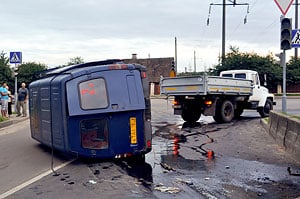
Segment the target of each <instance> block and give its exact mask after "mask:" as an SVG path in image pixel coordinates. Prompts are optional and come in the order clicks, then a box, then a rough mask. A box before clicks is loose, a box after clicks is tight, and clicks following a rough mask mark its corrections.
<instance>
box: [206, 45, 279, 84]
mask: <svg viewBox="0 0 300 199" xmlns="http://www.w3.org/2000/svg"><path fill="white" fill-rule="evenodd" d="M238 69H247V70H254V71H257V72H258V73H259V77H260V81H261V84H262V85H264V83H265V80H264V75H265V74H266V76H267V82H266V83H267V87H268V88H269V89H272V90H273V89H276V88H277V84H280V83H281V82H282V73H281V68H280V65H279V64H278V63H276V60H275V58H274V56H272V55H267V56H265V57H263V56H259V55H258V54H256V53H241V52H240V51H239V49H238V48H237V47H232V46H231V47H230V52H229V53H227V54H226V56H225V59H224V61H223V65H222V64H221V63H220V64H218V65H216V66H215V67H214V68H213V69H210V73H211V74H213V75H218V74H219V73H220V72H221V71H224V70H238Z"/></svg>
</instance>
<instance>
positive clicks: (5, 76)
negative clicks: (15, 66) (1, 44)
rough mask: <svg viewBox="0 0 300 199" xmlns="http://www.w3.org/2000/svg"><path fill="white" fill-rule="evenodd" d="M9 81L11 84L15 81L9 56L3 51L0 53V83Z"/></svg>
mask: <svg viewBox="0 0 300 199" xmlns="http://www.w3.org/2000/svg"><path fill="white" fill-rule="evenodd" d="M3 82H7V83H8V84H9V85H10V84H12V82H13V77H12V70H11V69H10V65H9V58H8V57H7V56H6V53H4V52H3V51H2V52H1V53H0V83H1V85H2V83H3Z"/></svg>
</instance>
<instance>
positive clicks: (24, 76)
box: [18, 62, 47, 85]
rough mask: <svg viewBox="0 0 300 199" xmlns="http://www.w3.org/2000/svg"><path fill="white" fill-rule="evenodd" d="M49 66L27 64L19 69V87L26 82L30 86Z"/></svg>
mask: <svg viewBox="0 0 300 199" xmlns="http://www.w3.org/2000/svg"><path fill="white" fill-rule="evenodd" d="M46 69H47V66H46V65H45V64H41V63H35V62H27V63H24V64H21V65H19V67H18V85H20V83H22V82H25V83H26V84H30V83H31V82H33V81H34V80H36V79H37V78H38V73H39V72H41V71H43V70H46Z"/></svg>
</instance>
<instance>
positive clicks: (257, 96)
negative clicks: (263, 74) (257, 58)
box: [250, 73, 261, 102]
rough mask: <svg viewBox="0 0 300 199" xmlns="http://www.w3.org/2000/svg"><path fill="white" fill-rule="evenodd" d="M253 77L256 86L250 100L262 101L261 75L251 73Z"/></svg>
mask: <svg viewBox="0 0 300 199" xmlns="http://www.w3.org/2000/svg"><path fill="white" fill-rule="evenodd" d="M250 75H251V77H250V79H251V80H252V81H253V84H254V88H253V95H252V96H250V101H258V102H259V101H260V99H261V91H260V90H261V88H260V87H261V86H260V82H259V77H258V74H257V73H256V74H250Z"/></svg>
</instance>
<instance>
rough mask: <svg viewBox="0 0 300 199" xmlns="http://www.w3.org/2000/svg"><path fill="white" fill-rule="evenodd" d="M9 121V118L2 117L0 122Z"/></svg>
mask: <svg viewBox="0 0 300 199" xmlns="http://www.w3.org/2000/svg"><path fill="white" fill-rule="evenodd" d="M7 120H8V118H5V117H2V116H0V122H4V121H7Z"/></svg>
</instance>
